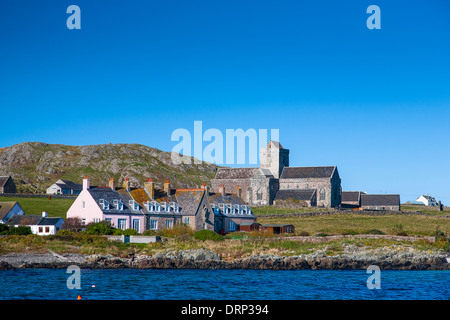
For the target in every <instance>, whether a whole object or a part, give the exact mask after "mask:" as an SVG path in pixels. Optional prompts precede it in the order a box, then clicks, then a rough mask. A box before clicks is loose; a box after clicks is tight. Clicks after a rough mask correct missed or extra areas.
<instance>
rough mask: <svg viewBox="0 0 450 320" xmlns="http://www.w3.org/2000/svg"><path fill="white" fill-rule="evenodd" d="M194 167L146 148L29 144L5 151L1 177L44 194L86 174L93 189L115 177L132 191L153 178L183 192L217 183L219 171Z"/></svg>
mask: <svg viewBox="0 0 450 320" xmlns="http://www.w3.org/2000/svg"><path fill="white" fill-rule="evenodd" d="M189 158H190V157H189ZM191 159H193V158H191ZM191 163H192V164H179V165H177V164H173V162H172V159H171V153H170V152H164V151H161V150H158V149H155V148H151V147H147V146H144V145H140V144H102V145H89V146H68V145H60V144H46V143H42V142H24V143H20V144H16V145H13V146H11V147H6V148H0V175H11V176H12V177H13V178H14V181H15V183H16V185H17V189H18V192H22V193H43V192H45V190H46V189H47V188H48V187H49V186H50V185H51V184H53V183H54V182H55V181H57V180H58V179H67V180H72V181H73V182H75V183H81V181H82V178H83V176H85V175H88V176H89V178H90V180H91V185H107V183H108V181H109V178H111V177H113V178H114V180H115V181H116V183H117V184H118V185H121V184H122V183H123V181H124V179H125V178H127V177H128V178H129V179H130V183H131V186H132V187H138V186H142V185H143V182H144V181H145V179H148V178H153V179H154V181H155V184H156V186H157V187H162V186H163V184H164V181H165V180H167V179H169V180H170V181H171V183H172V185H173V186H174V187H178V188H183V187H198V186H200V185H201V183H202V182H206V183H208V182H209V181H210V180H211V179H212V178H214V175H215V172H216V170H217V166H215V165H213V164H210V163H206V162H203V163H202V164H199V165H197V164H193V161H191Z"/></svg>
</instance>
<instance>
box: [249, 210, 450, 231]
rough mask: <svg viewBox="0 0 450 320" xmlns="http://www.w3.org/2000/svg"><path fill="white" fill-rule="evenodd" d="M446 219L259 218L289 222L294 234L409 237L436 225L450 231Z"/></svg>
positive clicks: (360, 216)
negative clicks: (402, 235)
mask: <svg viewBox="0 0 450 320" xmlns="http://www.w3.org/2000/svg"><path fill="white" fill-rule="evenodd" d="M448 219H449V218H444V217H439V216H433V215H430V216H428V215H400V214H392V215H382V216H372V215H364V214H358V213H355V214H352V213H345V214H331V215H321V216H312V217H296V216H278V217H264V216H260V217H258V220H257V221H258V222H259V223H261V224H274V223H277V224H292V225H294V226H295V230H296V231H295V235H301V234H300V233H309V234H316V233H327V234H330V235H342V234H353V235H354V234H369V233H372V234H373V232H374V230H377V231H375V232H377V233H378V234H387V235H397V234H398V233H400V232H401V233H403V234H407V235H410V236H419V235H420V236H430V235H431V234H432V233H433V232H434V231H435V229H436V227H439V228H440V229H441V230H442V232H444V233H445V234H449V233H450V223H449V220H448Z"/></svg>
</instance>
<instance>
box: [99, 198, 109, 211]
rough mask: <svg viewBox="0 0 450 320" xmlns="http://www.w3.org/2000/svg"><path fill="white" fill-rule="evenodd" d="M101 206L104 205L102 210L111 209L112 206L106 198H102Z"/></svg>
mask: <svg viewBox="0 0 450 320" xmlns="http://www.w3.org/2000/svg"><path fill="white" fill-rule="evenodd" d="M99 202H100V206H101V207H102V210H109V209H110V206H109V202H108V201H106V200H105V199H100V201H99Z"/></svg>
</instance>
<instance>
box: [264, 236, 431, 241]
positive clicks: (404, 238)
mask: <svg viewBox="0 0 450 320" xmlns="http://www.w3.org/2000/svg"><path fill="white" fill-rule="evenodd" d="M271 239H277V240H296V241H304V242H311V243H321V242H328V241H333V240H341V239H386V240H396V241H411V242H413V241H419V240H425V241H428V242H432V243H434V242H436V240H435V237H425V236H394V235H381V234H356V235H335V236H325V237H317V236H306V237H304V236H296V237H277V238H271Z"/></svg>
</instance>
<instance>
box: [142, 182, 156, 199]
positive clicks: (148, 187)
mask: <svg viewBox="0 0 450 320" xmlns="http://www.w3.org/2000/svg"><path fill="white" fill-rule="evenodd" d="M144 190H145V191H147V193H148V196H149V197H150V199H152V200H155V184H154V183H153V179H147V180H145V182H144Z"/></svg>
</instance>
